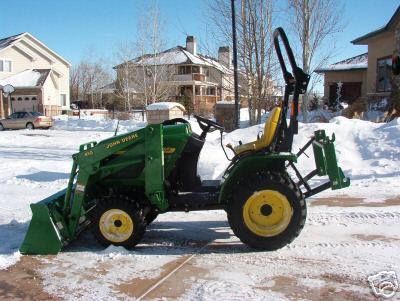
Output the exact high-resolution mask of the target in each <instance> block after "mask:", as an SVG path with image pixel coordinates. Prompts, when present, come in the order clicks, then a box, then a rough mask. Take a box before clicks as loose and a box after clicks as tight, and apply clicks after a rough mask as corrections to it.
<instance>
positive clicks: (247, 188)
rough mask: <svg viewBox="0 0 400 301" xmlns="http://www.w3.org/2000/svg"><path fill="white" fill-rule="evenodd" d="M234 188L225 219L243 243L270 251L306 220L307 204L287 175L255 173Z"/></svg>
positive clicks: (283, 243)
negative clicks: (226, 218)
mask: <svg viewBox="0 0 400 301" xmlns="http://www.w3.org/2000/svg"><path fill="white" fill-rule="evenodd" d="M236 187H237V189H236V190H235V191H234V193H233V194H232V200H231V201H230V202H229V203H228V207H227V212H228V221H229V224H230V226H231V228H232V230H233V232H234V233H235V235H236V236H237V237H238V238H239V239H240V240H241V241H242V242H243V243H245V244H247V245H249V246H250V247H253V248H256V249H261V250H267V251H273V250H277V249H280V248H282V247H284V246H286V245H287V244H289V243H291V242H292V241H293V240H294V239H295V238H296V237H297V236H298V235H299V234H300V232H301V230H302V229H303V227H304V224H305V221H306V215H307V210H306V203H305V200H304V197H303V195H302V193H301V191H300V189H299V188H298V187H297V186H296V184H295V183H294V182H293V181H292V180H291V179H290V178H289V177H288V176H287V175H286V174H280V173H273V172H258V173H256V174H254V175H253V176H247V177H242V178H241V179H239V181H238V182H237V185H236Z"/></svg>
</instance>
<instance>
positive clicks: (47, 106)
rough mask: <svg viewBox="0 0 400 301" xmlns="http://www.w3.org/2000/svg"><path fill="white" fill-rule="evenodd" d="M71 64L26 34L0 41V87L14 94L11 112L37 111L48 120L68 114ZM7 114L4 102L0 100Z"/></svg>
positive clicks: (6, 104)
mask: <svg viewBox="0 0 400 301" xmlns="http://www.w3.org/2000/svg"><path fill="white" fill-rule="evenodd" d="M70 67H71V64H70V63H69V62H68V61H66V60H65V59H64V58H63V57H61V56H60V55H59V54H57V53H55V52H54V51H53V50H51V49H50V48H48V47H47V46H46V45H44V44H43V43H42V42H40V41H39V40H38V39H36V38H35V37H34V36H32V35H31V34H30V33H28V32H25V33H22V34H18V35H15V36H11V37H7V38H3V39H0V85H3V86H5V85H7V84H10V85H12V86H14V88H15V92H14V93H13V94H12V97H11V106H10V111H11V109H12V111H13V112H15V111H39V112H42V113H44V114H46V115H48V116H52V115H58V114H61V113H62V112H63V111H65V110H69V105H70V101H69V69H70ZM1 103H3V110H0V111H3V112H4V113H5V114H8V112H9V108H8V101H7V100H6V99H4V100H3V99H1V101H0V104H1Z"/></svg>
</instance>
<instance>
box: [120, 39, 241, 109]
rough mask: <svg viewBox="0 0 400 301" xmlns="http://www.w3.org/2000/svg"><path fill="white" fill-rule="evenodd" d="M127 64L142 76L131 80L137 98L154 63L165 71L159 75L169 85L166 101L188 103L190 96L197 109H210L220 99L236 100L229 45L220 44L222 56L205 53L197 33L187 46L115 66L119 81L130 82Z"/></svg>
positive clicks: (137, 74)
mask: <svg viewBox="0 0 400 301" xmlns="http://www.w3.org/2000/svg"><path fill="white" fill-rule="evenodd" d="M127 64H129V68H131V69H132V70H130V71H129V74H130V75H132V76H133V77H135V78H136V79H137V78H139V81H137V80H135V78H131V79H130V82H131V83H130V85H129V86H130V89H131V91H134V93H135V94H136V97H137V98H140V97H143V95H142V94H143V90H144V89H145V87H143V79H146V77H148V78H150V77H151V75H150V73H151V72H152V68H154V66H159V68H158V70H161V71H160V72H162V73H163V74H161V75H158V79H157V81H158V84H163V85H166V86H167V87H168V88H167V93H166V94H167V95H165V98H164V99H163V100H165V101H174V102H184V99H189V100H190V102H191V104H192V105H193V109H194V110H195V111H196V112H210V111H212V110H213V108H214V106H215V103H216V102H217V101H220V100H233V99H234V93H233V68H232V55H231V51H230V49H229V47H220V48H219V51H218V59H215V58H212V57H209V56H206V55H202V54H200V53H199V52H198V51H197V41H196V38H195V37H193V36H188V37H187V38H186V47H183V46H176V47H173V48H170V49H168V50H165V51H162V52H159V53H157V54H156V55H150V54H147V55H143V56H140V57H137V58H134V59H132V60H130V61H129V62H125V63H122V64H119V65H117V66H115V67H114V70H116V72H117V81H116V82H117V83H118V82H126V78H124V76H126V73H127V70H126V67H127Z"/></svg>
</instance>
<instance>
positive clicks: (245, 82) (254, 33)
mask: <svg viewBox="0 0 400 301" xmlns="http://www.w3.org/2000/svg"><path fill="white" fill-rule="evenodd" d="M273 9H274V1H273V0H241V1H240V10H238V16H237V18H236V20H237V24H236V26H237V31H238V34H237V46H238V63H239V70H240V73H241V74H240V77H241V78H242V80H241V88H240V94H242V95H245V96H246V97H247V99H248V105H249V120H250V124H256V123H259V122H260V121H261V110H262V109H263V108H264V107H265V104H266V103H268V102H271V101H272V91H273V90H274V81H273V80H272V79H273V78H274V77H275V73H276V70H277V69H276V67H277V64H276V60H275V57H274V55H273V38H272V37H273V12H274V10H273ZM230 12H231V6H230V1H228V0H216V1H210V2H209V13H208V15H209V18H210V19H211V21H212V22H213V23H214V24H215V29H216V32H214V36H215V39H216V40H219V41H221V40H222V41H224V42H225V43H232V30H231V13H230Z"/></svg>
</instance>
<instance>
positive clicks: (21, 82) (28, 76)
mask: <svg viewBox="0 0 400 301" xmlns="http://www.w3.org/2000/svg"><path fill="white" fill-rule="evenodd" d="M50 71H51V70H50V69H28V70H24V71H22V72H19V73H17V74H14V75H11V76H9V77H6V78H4V79H2V80H0V85H3V86H5V85H12V86H14V87H15V88H26V87H41V86H43V85H44V82H45V81H46V79H47V77H48V75H49V74H50Z"/></svg>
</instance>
